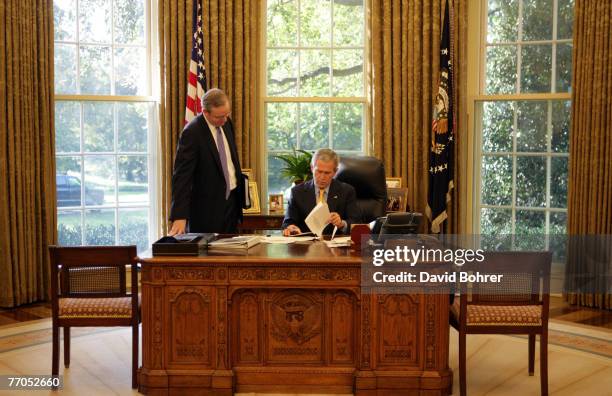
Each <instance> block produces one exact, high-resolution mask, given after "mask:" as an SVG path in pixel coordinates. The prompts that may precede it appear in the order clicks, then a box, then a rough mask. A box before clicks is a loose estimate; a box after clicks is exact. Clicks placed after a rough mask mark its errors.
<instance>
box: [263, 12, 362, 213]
mask: <svg viewBox="0 0 612 396" xmlns="http://www.w3.org/2000/svg"><path fill="white" fill-rule="evenodd" d="M295 1H296V3H297V7H298V22H297V45H295V46H270V47H269V46H268V36H267V31H268V26H267V21H268V7H267V5H268V0H265V1H262V2H261V4H260V7H261V8H260V12H261V15H262V18H261V23H262V28H261V36H260V39H261V43H262V45H261V49H260V59H261V64H262V67H261V68H260V74H259V81H260V86H261V87H262V89H261V97H260V101H259V102H260V105H259V126H260V130H261V131H262V133H260V139H259V142H258V143H259V146H260V147H261V150H260V152H261V153H262V155H261V157H260V158H259V163H258V169H259V172H257V178H256V180H257V181H259V184H260V186H261V191H262V196H263V197H267V196H268V156H269V154H273V153H283V152H287V150H269V149H268V141H267V136H268V133H267V127H266V125H267V106H268V104H269V103H297V104H298V114H297V121H298V123H299V113H300V110H299V105H300V104H302V103H324V104H329V105H330V107H331V106H332V105H333V104H336V103H340V104H342V103H360V104H362V106H363V116H362V135H361V147H362V151H353V150H338V153H340V154H343V153H349V154H351V153H352V154H364V155H367V154H368V153H369V152H370V144H369V139H368V137H369V131H370V117H369V116H368V111H369V102H368V96H367V92H368V90H367V88H368V83H367V81H368V77H367V73H368V69H369V67H368V65H367V62H368V60H369V47H368V45H367V44H368V40H367V37H368V34H367V17H368V4H369V1H368V0H364V1H363V45H362V46H361V47H358V46H342V47H336V46H335V45H334V29H333V24H334V11H333V10H334V9H333V7H334V2H333V1H331V2H330V3H331V4H330V7H331V17H330V26H331V29H330V30H331V41H330V46H329V47H324V46H307V47H306V46H302V45H300V34H301V23H300V22H301V18H300V13H299V9H300V3H301V0H295ZM269 49H284V50H294V51H296V52H298V68H297V73H296V76H297V78H298V80H297V87H298V90H299V86H300V82H301V81H300V75H301V62H300V60H301V56H300V55H299V51H301V50H329V51H330V64H331V65H333V61H334V56H333V54H334V51H335V50H337V49H340V50H345V49H353V50H355V49H363V63H362V65H363V66H362V75H363V79H362V83H363V91H362V92H363V96H339V97H334V96H317V97H307V96H269V95H268V58H267V56H268V50H269ZM331 70H332V71H331V72H330V74H331V76H330V90H333V86H334V85H333V83H334V81H333V80H334V77H333V67H332V69H331ZM331 94H333V91H332V92H330V95H331ZM333 136H334V134H333V116H332V113H331V109H330V117H329V136H328V142H329V143H330V145H329V147H331V146H332V144H331V143H332V140H333ZM296 139H297V142H298V146H299V142H300V134H299V133H298V135H297V137H296ZM264 202H267V199H264Z"/></svg>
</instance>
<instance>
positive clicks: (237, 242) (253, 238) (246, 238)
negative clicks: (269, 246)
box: [208, 235, 261, 250]
mask: <svg viewBox="0 0 612 396" xmlns="http://www.w3.org/2000/svg"><path fill="white" fill-rule="evenodd" d="M260 242H261V236H260V235H240V236H235V237H229V238H221V239H217V240H216V241H213V242H209V243H208V249H210V250H216V249H249V248H250V247H253V246H255V245H257V244H259V243H260Z"/></svg>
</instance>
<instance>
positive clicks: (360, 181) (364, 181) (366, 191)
mask: <svg viewBox="0 0 612 396" xmlns="http://www.w3.org/2000/svg"><path fill="white" fill-rule="evenodd" d="M336 179H338V180H340V181H342V182H345V183H348V184H350V185H351V186H353V187H354V188H355V192H356V193H357V198H359V199H364V198H373V199H377V200H386V197H387V185H386V182H385V167H384V166H383V163H382V161H381V160H379V159H378V158H375V157H369V156H352V157H344V156H342V157H340V164H339V166H338V172H337V173H336Z"/></svg>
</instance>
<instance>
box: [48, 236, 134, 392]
mask: <svg viewBox="0 0 612 396" xmlns="http://www.w3.org/2000/svg"><path fill="white" fill-rule="evenodd" d="M49 252H50V255H51V280H52V281H51V306H52V313H53V315H52V318H53V365H52V374H53V375H57V374H58V373H59V328H60V327H63V328H64V366H65V367H66V368H68V367H69V366H70V328H71V327H75V326H87V327H90V326H102V327H106V326H131V327H132V388H136V387H137V386H138V380H137V369H138V324H139V323H140V301H139V300H140V299H139V295H138V273H137V263H136V247H135V246H87V247H58V246H50V247H49ZM126 265H130V266H131V282H130V284H131V290H130V292H129V293H128V292H127V290H126V289H127V287H126V272H127V271H126ZM58 282H59V285H58Z"/></svg>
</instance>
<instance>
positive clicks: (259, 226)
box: [238, 208, 285, 234]
mask: <svg viewBox="0 0 612 396" xmlns="http://www.w3.org/2000/svg"><path fill="white" fill-rule="evenodd" d="M284 217H285V215H284V213H269V212H268V210H267V209H265V208H264V209H263V210H262V211H261V213H260V214H245V215H244V216H243V218H242V224H240V225H238V229H239V230H240V232H241V233H244V234H248V233H250V232H251V231H254V230H280V229H281V225H282V224H283V218H284Z"/></svg>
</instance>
